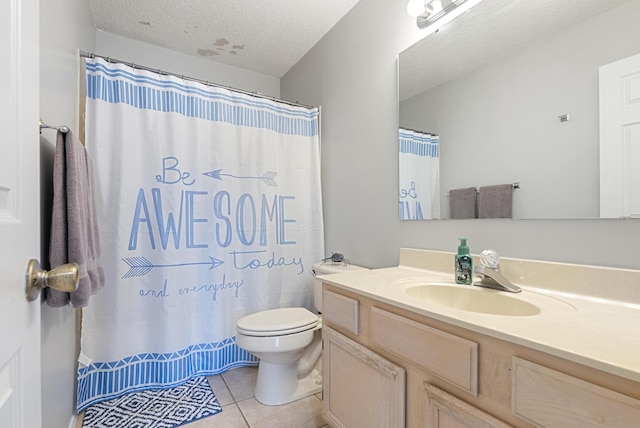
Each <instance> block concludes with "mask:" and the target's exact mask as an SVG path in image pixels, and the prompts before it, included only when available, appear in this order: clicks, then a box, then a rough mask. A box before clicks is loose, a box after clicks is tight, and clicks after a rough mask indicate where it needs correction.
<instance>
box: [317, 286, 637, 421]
mask: <svg viewBox="0 0 640 428" xmlns="http://www.w3.org/2000/svg"><path fill="white" fill-rule="evenodd" d="M324 290H325V296H326V293H327V292H329V293H331V294H330V297H329V299H328V300H329V303H328V305H329V306H327V299H326V298H325V301H324V308H325V312H324V318H323V335H324V338H325V341H324V346H325V348H324V353H323V388H324V409H325V413H324V415H323V416H324V417H325V420H326V421H327V422H328V423H329V425H331V426H332V427H334V428H358V427H367V428H370V427H385V428H388V427H406V428H424V427H437V428H485V427H494V428H505V427H517V428H534V427H535V428H541V427H545V428H555V427H562V428H565V427H567V428H573V427H576V428H577V427H580V428H582V427H602V428H603V427H607V428H609V427H612V428H618V427H624V428H630V427H640V383H639V382H635V381H633V380H631V379H626V378H622V377H618V376H615V375H612V374H610V373H605V372H602V371H599V370H596V369H593V368H590V367H587V366H584V365H580V364H577V363H575V362H571V361H568V360H565V359H562V358H560V357H557V356H554V355H550V354H547V353H544V352H542V351H539V350H536V349H532V348H528V347H525V346H522V345H518V344H515V343H511V342H508V341H505V340H500V339H497V338H495V337H491V336H487V335H484V334H481V333H477V332H474V331H471V330H468V329H465V328H462V327H458V326H455V325H452V324H450V323H447V322H445V321H441V320H437V319H433V318H430V317H426V316H424V315H422V314H418V313H415V312H412V311H410V310H408V309H405V308H400V307H397V306H394V305H391V304H388V303H385V302H380V301H377V300H375V299H372V298H370V297H367V296H363V295H360V294H358V293H354V292H350V291H347V290H343V289H341V288H338V287H334V286H331V285H329V284H325V285H324ZM332 302H334V303H332ZM336 330H337V331H336ZM400 380H401V382H400ZM392 385H393V386H392ZM400 385H402V386H400ZM394 388H395V389H394ZM379 407H380V408H379ZM369 409H375V410H369ZM379 418H380V420H384V421H389V422H384V423H380V422H376V421H377V420H378V419H379Z"/></svg>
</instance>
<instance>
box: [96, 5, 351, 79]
mask: <svg viewBox="0 0 640 428" xmlns="http://www.w3.org/2000/svg"><path fill="white" fill-rule="evenodd" d="M357 2H358V0H322V1H318V0H306V1H301V0H90V5H91V11H92V14H93V17H94V21H95V25H96V27H97V28H98V29H99V30H103V31H107V32H110V33H114V34H118V35H120V36H123V37H127V38H130V39H135V40H139V41H142V42H146V43H149V44H152V45H156V46H161V47H164V48H168V49H172V50H175V51H178V52H184V53H186V54H190V55H196V56H200V57H202V58H207V59H210V60H212V61H216V62H221V63H225V64H229V65H233V66H237V67H241V68H244V69H247V70H253V71H257V72H260V73H263V74H267V75H270V76H274V77H277V78H280V77H282V76H283V75H284V74H285V73H286V72H287V71H288V70H289V69H290V68H291V67H292V66H293V65H295V63H296V62H298V60H299V59H300V58H302V57H303V56H304V55H305V54H306V53H307V52H308V51H309V50H310V49H311V48H312V47H313V46H314V45H315V44H316V42H318V41H319V40H320V39H321V38H322V36H324V35H325V34H326V33H327V32H328V31H329V30H330V29H331V28H332V27H333V26H334V25H335V24H336V23H337V22H338V21H339V20H340V19H341V18H342V17H343V16H344V15H346V14H347V12H349V10H351V8H352V7H353V6H354V5H355V4H356V3H357ZM97 53H98V54H99V53H100V52H97Z"/></svg>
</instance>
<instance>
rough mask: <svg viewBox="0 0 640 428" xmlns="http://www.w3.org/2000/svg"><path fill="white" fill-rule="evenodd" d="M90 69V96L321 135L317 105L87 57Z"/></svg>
mask: <svg viewBox="0 0 640 428" xmlns="http://www.w3.org/2000/svg"><path fill="white" fill-rule="evenodd" d="M86 69H87V97H89V98H93V99H99V100H102V101H105V102H108V103H122V104H128V105H130V106H132V107H135V108H139V109H145V110H155V111H162V112H171V113H178V114H181V115H184V116H187V117H196V118H200V119H204V120H209V121H213V122H226V123H230V124H233V125H238V126H247V127H252V128H260V129H269V130H271V131H274V132H277V133H280V134H285V135H300V136H305V137H309V136H315V135H317V134H318V109H317V108H311V109H306V108H302V107H299V108H296V107H293V106H288V105H287V104H284V103H282V104H274V103H273V102H271V101H269V102H265V101H262V100H260V98H256V97H250V96H246V95H242V94H240V93H238V94H237V95H234V94H233V92H232V91H229V90H226V89H220V88H213V89H211V88H209V89H207V90H205V89H199V88H196V87H194V86H193V85H191V86H187V85H182V84H180V83H178V82H175V81H172V80H169V79H167V80H162V79H155V78H152V77H149V76H143V75H140V74H134V73H131V72H128V71H126V70H123V69H113V68H107V67H105V66H104V65H103V64H101V63H100V62H97V61H96V62H90V61H87V63H86ZM202 86H203V87H204V85H202ZM282 115H286V116H287V117H283V116H282Z"/></svg>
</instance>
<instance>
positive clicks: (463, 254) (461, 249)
mask: <svg viewBox="0 0 640 428" xmlns="http://www.w3.org/2000/svg"><path fill="white" fill-rule="evenodd" d="M472 265H473V259H472V258H471V256H470V255H469V247H467V238H460V245H458V253H457V254H456V260H455V277H456V283H457V284H467V285H471V283H472V282H473V276H472V273H473V266H472Z"/></svg>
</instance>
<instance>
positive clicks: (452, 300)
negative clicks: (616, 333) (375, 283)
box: [395, 280, 575, 317]
mask: <svg viewBox="0 0 640 428" xmlns="http://www.w3.org/2000/svg"><path fill="white" fill-rule="evenodd" d="M395 285H396V287H397V289H398V290H399V291H401V292H402V293H403V294H404V295H405V296H407V297H409V298H410V299H411V300H412V301H414V302H415V303H416V304H418V305H420V306H423V307H426V306H433V305H438V306H443V307H446V308H449V309H455V310H459V311H467V312H476V313H481V314H490V315H504V316H512V317H513V316H516V317H528V316H534V315H538V314H540V313H541V312H546V313H548V314H549V315H551V314H552V313H555V314H562V313H566V312H567V311H574V310H575V308H574V307H573V306H572V305H570V304H568V303H566V302H564V301H562V300H559V299H557V298H554V297H551V296H547V295H544V294H540V293H537V292H532V291H525V290H523V291H522V292H521V293H509V292H506V291H499V290H492V289H489V288H483V287H478V286H472V285H459V284H453V283H448V282H441V281H439V282H435V281H424V280H422V281H421V280H410V281H407V280H403V281H398V282H396V283H395Z"/></svg>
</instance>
